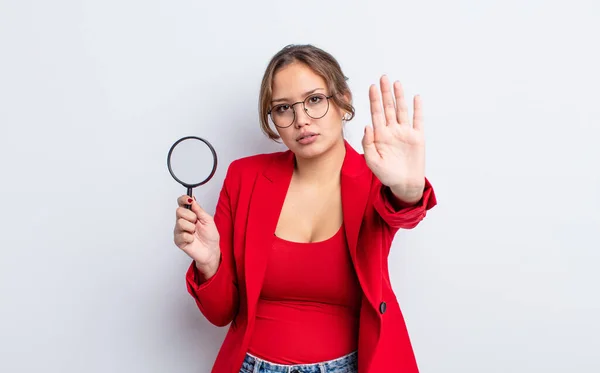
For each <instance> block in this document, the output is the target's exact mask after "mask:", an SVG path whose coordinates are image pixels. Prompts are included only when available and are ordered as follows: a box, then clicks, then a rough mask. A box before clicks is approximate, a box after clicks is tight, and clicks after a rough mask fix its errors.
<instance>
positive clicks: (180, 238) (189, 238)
mask: <svg viewBox="0 0 600 373" xmlns="http://www.w3.org/2000/svg"><path fill="white" fill-rule="evenodd" d="M174 241H175V245H177V246H178V247H181V246H182V245H187V244H191V243H192V242H194V235H192V234H189V233H186V232H182V233H179V234H176V235H175V240H174Z"/></svg>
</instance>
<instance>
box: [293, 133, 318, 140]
mask: <svg viewBox="0 0 600 373" xmlns="http://www.w3.org/2000/svg"><path fill="white" fill-rule="evenodd" d="M318 135H319V134H318V133H314V132H306V133H303V134H302V135H300V136H298V137H297V138H296V141H302V140H306V139H310V138H313V137H315V136H318Z"/></svg>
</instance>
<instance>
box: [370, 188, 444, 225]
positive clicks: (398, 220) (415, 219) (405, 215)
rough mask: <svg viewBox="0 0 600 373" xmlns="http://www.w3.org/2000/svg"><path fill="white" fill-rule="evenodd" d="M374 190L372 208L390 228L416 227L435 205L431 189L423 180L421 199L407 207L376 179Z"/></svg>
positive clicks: (435, 200) (434, 197)
mask: <svg viewBox="0 0 600 373" xmlns="http://www.w3.org/2000/svg"><path fill="white" fill-rule="evenodd" d="M375 180H376V187H375V188H374V189H375V193H376V195H375V200H374V207H375V210H377V213H378V214H379V215H380V216H381V218H382V219H383V220H384V221H385V222H386V223H387V224H388V225H389V226H390V227H392V228H403V229H412V228H414V227H416V226H417V225H418V224H419V223H420V222H421V220H423V219H424V218H425V216H426V215H427V211H428V210H430V209H431V208H433V207H434V206H435V205H436V204H437V199H436V196H435V193H434V191H433V187H432V186H431V183H430V182H429V180H428V179H427V178H425V188H424V190H423V197H422V198H421V199H420V200H419V201H418V202H417V203H416V204H411V205H408V204H406V203H404V202H402V201H400V200H399V199H398V198H396V196H395V195H394V194H393V193H392V191H391V189H390V188H389V187H387V186H385V185H383V184H381V182H380V181H379V180H377V178H375Z"/></svg>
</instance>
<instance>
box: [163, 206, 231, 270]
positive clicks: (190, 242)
mask: <svg viewBox="0 0 600 373" xmlns="http://www.w3.org/2000/svg"><path fill="white" fill-rule="evenodd" d="M177 204H178V205H179V207H177V210H176V214H175V215H176V222H175V229H174V241H175V245H177V247H179V248H180V249H181V250H183V251H184V252H185V253H186V254H187V255H189V257H190V258H192V259H194V261H195V262H196V267H198V269H200V270H201V271H203V272H204V275H205V276H206V277H212V274H214V272H216V270H217V268H218V266H219V261H220V259H221V249H220V247H219V231H218V230H217V226H216V225H215V221H214V219H213V217H212V216H211V215H209V214H208V213H207V212H206V211H204V209H202V207H200V205H199V204H198V202H196V198H195V197H194V198H193V199H192V198H191V197H189V196H188V195H183V196H180V197H179V198H177ZM190 204H191V205H192V208H191V210H188V209H187V208H186V207H185V205H190Z"/></svg>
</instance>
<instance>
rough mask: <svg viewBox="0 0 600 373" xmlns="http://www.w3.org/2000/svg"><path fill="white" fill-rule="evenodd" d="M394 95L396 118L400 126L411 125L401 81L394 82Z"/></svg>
mask: <svg viewBox="0 0 600 373" xmlns="http://www.w3.org/2000/svg"><path fill="white" fill-rule="evenodd" d="M394 95H395V96H396V117H397V118H398V123H400V124H410V122H409V121H408V107H407V106H406V101H405V100H404V88H402V84H400V82H399V81H395V82H394Z"/></svg>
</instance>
